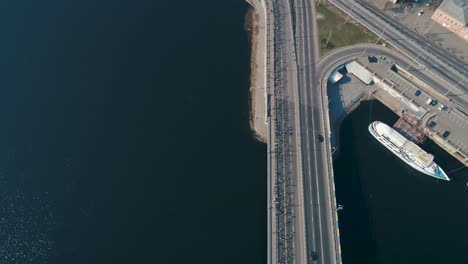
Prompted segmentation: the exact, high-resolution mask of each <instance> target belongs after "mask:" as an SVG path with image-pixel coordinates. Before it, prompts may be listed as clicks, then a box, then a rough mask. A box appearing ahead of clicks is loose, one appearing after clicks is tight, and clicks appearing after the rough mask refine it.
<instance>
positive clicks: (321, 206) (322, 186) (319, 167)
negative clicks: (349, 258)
mask: <svg viewBox="0 0 468 264" xmlns="http://www.w3.org/2000/svg"><path fill="white" fill-rule="evenodd" d="M315 103H316V105H319V102H318V101H317V102H315ZM312 113H313V114H314V115H315V118H314V119H315V120H317V121H316V125H315V129H316V131H317V133H320V135H323V122H322V121H321V117H322V116H323V111H321V109H320V107H316V108H315V109H314V110H313V111H312ZM313 140H315V142H317V144H316V147H315V150H314V153H315V156H316V157H317V158H316V159H315V160H314V163H315V166H316V172H317V173H316V175H314V176H315V178H316V180H315V184H316V185H317V194H316V196H317V198H316V199H317V204H316V208H317V212H318V214H317V215H318V216H319V217H320V221H319V222H320V228H321V229H320V232H321V233H322V237H321V238H322V239H321V244H322V245H323V247H322V248H321V251H322V252H321V253H320V254H321V255H323V259H324V263H329V261H330V258H332V259H335V252H334V250H333V249H334V239H330V238H331V237H333V236H334V233H333V232H332V230H333V228H334V225H333V218H332V217H330V216H331V215H332V212H331V210H330V205H331V199H330V192H329V190H330V185H329V178H328V176H329V171H328V166H327V162H328V160H327V159H326V156H325V155H328V153H327V150H326V147H325V142H320V139H318V138H317V137H316V138H314V139H313ZM331 242H333V243H331ZM327 258H328V259H327Z"/></svg>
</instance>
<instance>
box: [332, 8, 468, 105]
mask: <svg viewBox="0 0 468 264" xmlns="http://www.w3.org/2000/svg"><path fill="white" fill-rule="evenodd" d="M329 2H331V3H332V4H334V5H335V6H337V7H338V8H340V9H341V10H342V11H343V12H345V13H347V14H350V15H351V17H353V18H354V19H355V20H357V21H358V22H359V23H361V24H363V25H364V26H365V27H367V28H368V29H369V30H371V31H372V32H374V33H375V34H377V35H381V38H382V39H385V40H386V41H387V42H388V43H390V44H391V45H392V46H394V47H395V48H397V49H398V50H400V51H401V52H402V53H404V54H405V55H407V56H408V57H410V58H413V59H414V60H416V61H417V62H418V63H419V64H421V66H422V67H413V68H412V69H411V68H410V70H418V69H420V68H423V69H427V70H429V71H431V72H432V73H434V74H435V76H439V77H440V79H442V80H444V81H443V82H445V83H444V88H443V89H441V90H440V91H443V92H444V93H445V91H446V92H448V93H450V95H452V99H453V100H454V101H456V102H457V103H458V104H460V105H462V106H463V107H465V108H467V104H466V98H467V97H468V79H467V78H468V77H467V75H468V65H466V64H465V63H464V62H462V61H460V60H458V59H456V58H454V57H453V56H452V55H451V54H450V53H447V52H446V51H445V50H442V49H440V48H438V47H436V46H433V45H430V43H428V42H427V41H426V40H425V39H424V38H422V37H421V36H419V35H417V34H415V33H413V32H411V31H410V30H409V29H407V28H405V27H404V26H402V25H399V24H398V23H397V22H395V21H392V20H391V19H389V18H386V17H385V16H382V15H381V14H379V13H377V12H375V10H373V9H370V8H369V7H368V6H367V5H362V2H361V1H349V0H330V1H329ZM397 27H398V29H397ZM442 80H441V81H439V82H442Z"/></svg>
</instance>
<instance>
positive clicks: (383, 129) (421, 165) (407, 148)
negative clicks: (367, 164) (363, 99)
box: [369, 121, 450, 181]
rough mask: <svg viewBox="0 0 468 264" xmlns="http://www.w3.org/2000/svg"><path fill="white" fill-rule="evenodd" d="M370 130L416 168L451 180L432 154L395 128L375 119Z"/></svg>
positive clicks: (436, 176) (392, 150)
mask: <svg viewBox="0 0 468 264" xmlns="http://www.w3.org/2000/svg"><path fill="white" fill-rule="evenodd" d="M369 132H370V133H371V134H372V136H374V137H375V138H376V139H377V140H378V141H379V142H380V143H382V145H384V146H385V147H386V148H387V149H389V150H390V151H391V152H393V153H394V154H395V155H397V156H398V157H399V158H400V159H401V160H402V161H404V162H406V164H408V165H410V166H411V167H413V168H414V169H416V170H418V171H420V172H422V173H424V174H426V175H429V176H432V177H435V178H437V179H441V180H446V181H450V179H449V177H448V176H447V174H445V172H444V171H443V170H442V169H441V168H440V167H439V165H437V164H436V163H435V162H434V156H433V155H432V154H429V153H427V152H425V151H424V150H422V149H421V148H420V147H419V146H418V145H416V144H414V143H413V142H411V141H409V140H408V139H406V138H405V137H403V136H402V135H401V134H400V133H398V132H397V131H396V130H394V129H393V128H391V127H389V126H387V125H386V124H384V123H382V122H379V121H375V122H372V123H371V124H370V125H369Z"/></svg>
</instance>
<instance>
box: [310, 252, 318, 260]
mask: <svg viewBox="0 0 468 264" xmlns="http://www.w3.org/2000/svg"><path fill="white" fill-rule="evenodd" d="M309 258H310V260H312V261H316V260H317V259H318V255H317V252H315V251H310V252H309Z"/></svg>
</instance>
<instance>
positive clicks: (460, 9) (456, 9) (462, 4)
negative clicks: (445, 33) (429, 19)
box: [439, 0, 468, 26]
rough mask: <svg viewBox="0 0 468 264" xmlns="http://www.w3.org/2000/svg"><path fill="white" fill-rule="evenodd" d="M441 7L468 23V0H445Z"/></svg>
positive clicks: (465, 24)
mask: <svg viewBox="0 0 468 264" xmlns="http://www.w3.org/2000/svg"><path fill="white" fill-rule="evenodd" d="M439 9H440V10H441V11H443V12H444V13H446V14H447V15H449V16H451V17H452V18H455V19H456V20H458V21H459V22H460V23H462V24H463V25H464V26H467V25H468V0H444V1H443V2H442V4H441V5H440V6H439Z"/></svg>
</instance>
